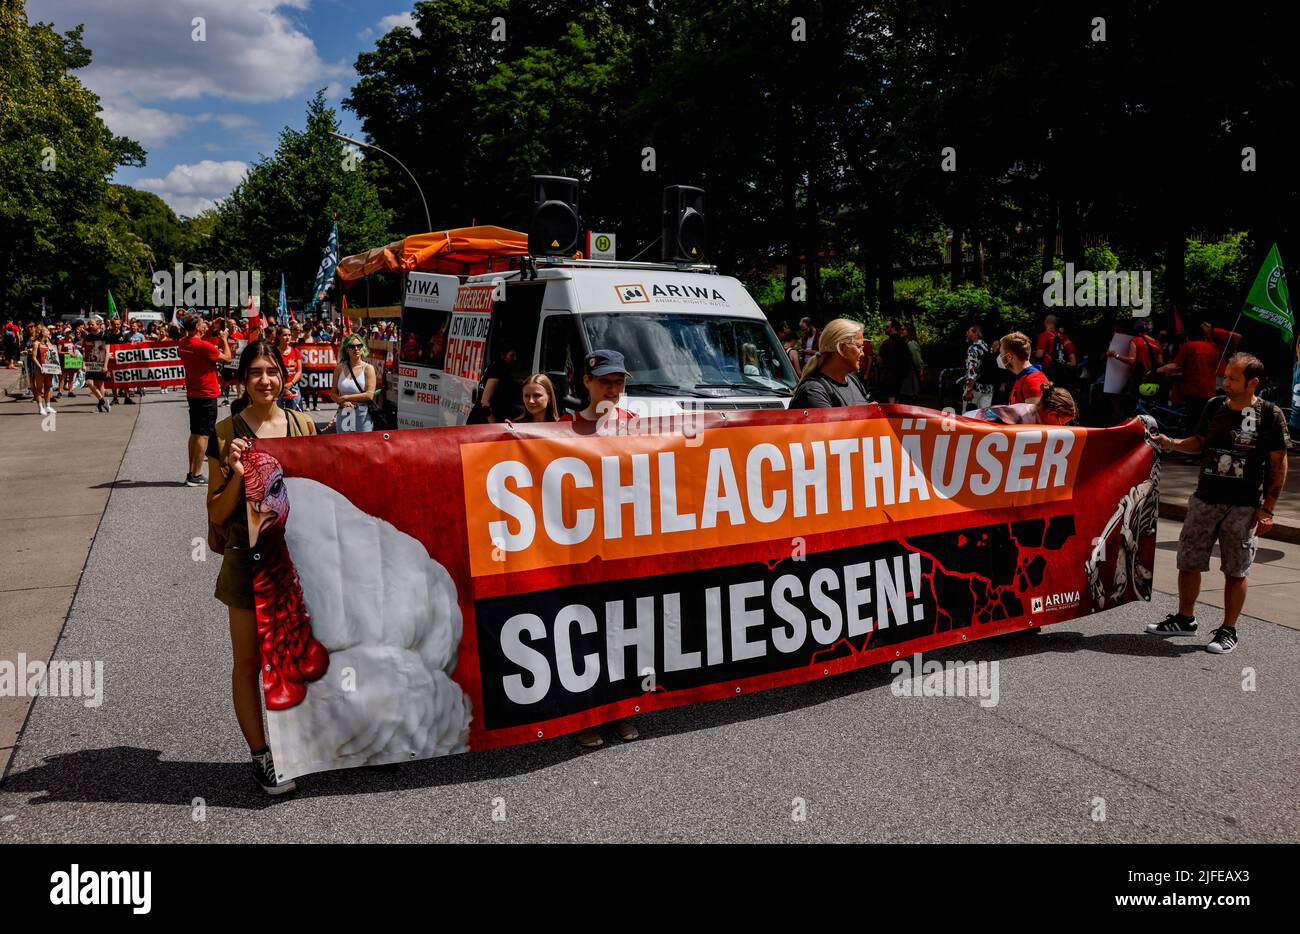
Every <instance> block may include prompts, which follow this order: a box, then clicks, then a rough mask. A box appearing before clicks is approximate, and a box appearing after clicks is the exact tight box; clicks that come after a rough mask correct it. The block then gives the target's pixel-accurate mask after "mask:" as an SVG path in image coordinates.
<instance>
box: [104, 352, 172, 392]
mask: <svg viewBox="0 0 1300 934" xmlns="http://www.w3.org/2000/svg"><path fill="white" fill-rule="evenodd" d="M108 381H109V382H110V383H112V384H113V386H115V387H117V388H119V389H141V388H143V387H146V386H184V385H185V364H184V363H182V362H181V354H180V349H179V346H178V345H177V343H176V341H139V342H137V343H134V344H109V345H108Z"/></svg>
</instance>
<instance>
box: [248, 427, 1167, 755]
mask: <svg viewBox="0 0 1300 934" xmlns="http://www.w3.org/2000/svg"><path fill="white" fill-rule="evenodd" d="M378 479H382V482H377V480H378ZM281 480H283V482H282V483H281V482H279V481H281ZM245 484H246V493H247V497H248V501H249V509H250V512H249V523H250V529H251V535H252V538H253V541H252V542H251V543H250V544H251V545H252V546H253V550H254V555H255V557H256V560H255V561H254V594H255V599H256V604H257V615H258V625H259V631H260V632H262V634H263V636H262V644H263V645H264V646H267V647H268V649H267V654H266V655H264V657H263V663H264V674H263V686H264V688H265V689H266V697H267V706H268V712H267V718H268V724H269V728H270V742H271V746H272V749H273V751H274V753H275V760H276V764H277V767H278V769H279V770H280V771H281V772H283V773H284V774H283V777H284V778H289V777H292V776H294V775H301V774H304V773H306V772H312V771H319V770H322V769H332V768H344V767H349V766H355V765H374V764H379V763H384V762H398V761H407V760H410V759H413V758H423V757H428V756H434V755H443V754H447V753H451V752H460V751H465V750H467V749H488V748H493V747H496V746H503V745H510V744H515V743H523V742H530V741H535V740H539V739H547V738H550V737H554V736H557V735H562V734H565V733H570V732H573V731H576V730H580V729H584V728H587V727H590V726H593V725H597V724H600V723H603V722H607V721H610V720H613V719H616V718H619V717H626V716H632V715H634V714H639V713H646V712H649V711H654V710H661V709H665V708H668V707H673V706H677V705H680V704H687V703H695V702H700V701H707V700H716V699H719V698H723V697H734V696H736V695H737V694H747V693H751V692H753V691H757V690H766V689H769V688H776V687H780V686H783V685H791V684H795V683H797V682H801V681H808V680H813V679H818V678H824V677H828V676H831V675H835V674H838V673H840V672H844V671H848V670H851V669H854V668H859V667H862V666H866V665H874V664H879V663H881V662H886V661H893V660H894V659H895V658H898V657H902V656H907V655H910V654H911V653H914V652H926V651H931V650H934V649H938V648H941V647H943V646H947V645H952V644H954V643H960V642H964V641H969V640H973V639H980V638H985V637H988V636H993V635H999V634H1002V633H1006V632H1011V631H1015V630H1018V629H1025V628H1027V627H1030V626H1048V625H1052V624H1055V623H1060V622H1064V621H1066V620H1070V619H1075V618H1077V617H1080V616H1085V615H1087V614H1089V613H1094V612H1097V611H1099V610H1102V609H1109V608H1110V607H1113V606H1116V605H1118V604H1121V603H1125V602H1128V601H1131V600H1134V599H1149V598H1150V594H1151V586H1152V566H1153V559H1154V549H1155V522H1156V514H1157V507H1158V496H1157V474H1156V462H1155V454H1154V451H1153V449H1152V447H1151V446H1150V445H1149V444H1148V443H1147V440H1146V434H1145V430H1144V428H1143V426H1142V424H1141V423H1140V422H1138V421H1132V422H1130V423H1128V424H1127V425H1124V426H1119V427H1115V428H1109V429H1081V428H1065V427H1051V426H1034V425H1024V426H998V425H991V424H988V423H985V422H979V421H975V420H971V419H965V418H958V417H952V416H947V417H945V416H941V415H940V413H937V412H933V411H929V410H926V409H921V408H914V407H908V406H879V405H870V406H864V407H861V408H853V409H818V410H810V411H808V412H803V411H789V412H785V411H782V412H771V411H768V412H747V413H731V414H729V415H727V416H725V417H724V416H722V415H719V414H705V415H699V416H692V417H691V418H690V420H689V421H680V423H679V424H677V425H675V426H668V425H664V424H655V423H654V422H653V421H652V420H649V419H646V420H638V421H635V422H632V423H631V424H630V425H628V424H627V423H623V424H621V425H619V424H617V423H613V422H611V423H609V424H602V425H601V426H600V428H599V430H598V431H597V433H596V434H594V435H590V436H579V435H578V434H576V433H575V430H574V427H573V426H572V425H569V424H564V423H560V424H555V423H551V424H538V425H534V424H527V425H523V424H521V425H514V426H498V425H485V426H465V427H458V428H437V429H425V430H408V431H401V432H395V433H393V434H392V435H391V436H388V435H385V436H384V437H383V439H382V440H379V439H376V438H375V437H374V436H373V435H340V436H330V437H323V438H312V439H271V440H266V441H262V440H259V441H258V443H257V450H256V452H254V454H253V455H252V456H251V457H250V458H249V459H246V469H245ZM1081 503H1086V504H1087V508H1086V509H1083V508H1079V504H1081ZM290 507H292V509H290ZM353 561H355V562H357V565H358V566H360V565H365V566H367V567H369V568H371V569H372V570H371V572H370V573H368V574H367V575H365V576H364V577H361V578H356V577H346V576H344V575H340V574H339V573H338V569H339V567H340V566H341V565H342V566H352V562H353ZM282 636H283V638H282ZM317 644H319V646H320V648H319V650H317V649H316V648H314V646H316V645H317Z"/></svg>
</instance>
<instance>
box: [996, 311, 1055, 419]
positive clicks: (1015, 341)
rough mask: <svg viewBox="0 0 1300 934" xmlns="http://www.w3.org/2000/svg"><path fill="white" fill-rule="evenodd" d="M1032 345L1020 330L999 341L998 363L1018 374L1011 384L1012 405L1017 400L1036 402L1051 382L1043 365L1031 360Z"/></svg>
mask: <svg viewBox="0 0 1300 934" xmlns="http://www.w3.org/2000/svg"><path fill="white" fill-rule="evenodd" d="M1053 324H1055V321H1053ZM1031 346H1032V345H1031V344H1030V343H1029V338H1028V337H1026V336H1025V335H1024V334H1022V333H1020V332H1019V331H1012V332H1011V333H1010V334H1008V335H1007V336H1006V337H1004V338H1002V340H1000V341H998V365H999V366H1000V367H1002V368H1003V369H1005V370H1010V371H1011V372H1012V373H1014V374H1016V381H1015V382H1014V383H1013V384H1012V386H1011V404H1012V405H1014V404H1015V403H1017V402H1028V403H1031V404H1036V403H1037V402H1038V400H1039V399H1041V398H1042V397H1043V387H1044V386H1046V385H1047V384H1048V383H1049V382H1050V380H1048V378H1047V375H1046V374H1045V373H1043V368H1042V367H1040V366H1038V365H1037V364H1034V363H1030V362H1029V351H1030V348H1031Z"/></svg>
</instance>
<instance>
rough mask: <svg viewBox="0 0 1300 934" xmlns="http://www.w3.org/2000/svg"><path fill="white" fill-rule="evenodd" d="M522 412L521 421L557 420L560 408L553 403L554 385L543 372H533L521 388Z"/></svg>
mask: <svg viewBox="0 0 1300 934" xmlns="http://www.w3.org/2000/svg"><path fill="white" fill-rule="evenodd" d="M522 393H523V399H524V414H523V416H521V417H520V419H519V421H521V422H558V421H559V420H560V409H559V407H558V406H557V405H556V403H555V387H554V386H552V385H551V380H550V377H548V376H547V375H546V374H545V373H534V374H533V375H532V376H530V377H528V379H526V380H524V385H523V388H522Z"/></svg>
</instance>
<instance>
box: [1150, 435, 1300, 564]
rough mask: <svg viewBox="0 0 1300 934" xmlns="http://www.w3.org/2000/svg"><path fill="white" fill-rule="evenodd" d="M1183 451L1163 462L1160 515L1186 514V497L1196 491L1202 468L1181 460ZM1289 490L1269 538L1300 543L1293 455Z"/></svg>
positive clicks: (1298, 469)
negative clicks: (1198, 475) (1199, 472)
mask: <svg viewBox="0 0 1300 934" xmlns="http://www.w3.org/2000/svg"><path fill="white" fill-rule="evenodd" d="M1182 460H1183V458H1182V457H1181V456H1180V455H1174V456H1173V457H1170V456H1165V458H1164V460H1163V461H1162V462H1161V464H1160V518H1162V519H1177V520H1180V521H1181V520H1182V518H1183V517H1184V516H1186V515H1187V498H1188V497H1189V496H1191V495H1192V493H1194V492H1195V491H1196V479H1197V472H1198V470H1199V468H1198V467H1197V465H1196V464H1185V463H1182ZM1289 466H1290V470H1289V471H1287V477H1286V490H1285V492H1283V493H1282V498H1281V499H1279V500H1278V503H1277V509H1276V510H1275V514H1274V517H1273V530H1272V531H1271V532H1270V533H1269V534H1268V536H1267V540H1277V541H1282V542H1294V543H1297V544H1300V463H1297V458H1295V457H1292V458H1290V461H1289Z"/></svg>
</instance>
